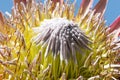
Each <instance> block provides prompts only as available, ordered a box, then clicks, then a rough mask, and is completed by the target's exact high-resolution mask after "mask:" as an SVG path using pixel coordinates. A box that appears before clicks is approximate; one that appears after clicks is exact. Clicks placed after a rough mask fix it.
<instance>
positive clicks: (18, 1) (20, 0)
mask: <svg viewBox="0 0 120 80" xmlns="http://www.w3.org/2000/svg"><path fill="white" fill-rule="evenodd" d="M20 2H23V3H24V4H26V3H27V1H26V0H14V5H15V6H16V4H20Z"/></svg>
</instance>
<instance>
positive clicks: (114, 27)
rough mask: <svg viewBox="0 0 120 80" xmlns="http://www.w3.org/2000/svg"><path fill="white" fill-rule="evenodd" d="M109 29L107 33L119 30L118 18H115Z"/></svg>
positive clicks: (119, 18)
mask: <svg viewBox="0 0 120 80" xmlns="http://www.w3.org/2000/svg"><path fill="white" fill-rule="evenodd" d="M109 27H110V29H109V33H111V32H113V31H114V30H116V29H118V28H120V16H119V17H118V18H116V19H115V21H114V22H113V23H112V24H111V25H110V26H109Z"/></svg>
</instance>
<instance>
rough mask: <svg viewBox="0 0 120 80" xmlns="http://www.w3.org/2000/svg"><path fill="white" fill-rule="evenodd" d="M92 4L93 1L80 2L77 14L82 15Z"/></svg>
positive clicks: (84, 0) (83, 0)
mask: <svg viewBox="0 0 120 80" xmlns="http://www.w3.org/2000/svg"><path fill="white" fill-rule="evenodd" d="M92 3H93V0H82V3H81V6H80V10H79V12H80V13H84V12H85V11H87V10H88V9H90V7H91V5H92Z"/></svg>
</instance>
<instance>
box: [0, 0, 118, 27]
mask: <svg viewBox="0 0 120 80" xmlns="http://www.w3.org/2000/svg"><path fill="white" fill-rule="evenodd" d="M12 1H13V0H1V1H0V11H2V12H3V13H5V12H6V11H8V12H10V11H11V8H12V6H13V3H12ZM71 1H74V0H71ZM98 1H99V0H94V4H93V6H94V5H95V4H96V3H97V2H98ZM80 3H81V0H77V3H76V7H79V6H80ZM118 16H120V0H108V4H107V9H106V12H105V19H106V20H107V25H110V23H112V22H113V20H114V19H115V18H116V17H118Z"/></svg>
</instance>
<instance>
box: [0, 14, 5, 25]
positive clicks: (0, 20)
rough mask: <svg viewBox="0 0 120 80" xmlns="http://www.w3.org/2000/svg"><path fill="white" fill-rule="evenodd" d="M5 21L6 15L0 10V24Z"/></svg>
mask: <svg viewBox="0 0 120 80" xmlns="http://www.w3.org/2000/svg"><path fill="white" fill-rule="evenodd" d="M3 23H4V17H3V14H2V12H0V24H3Z"/></svg>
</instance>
